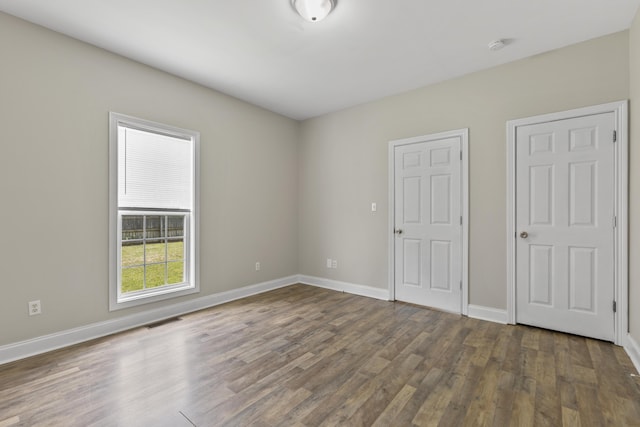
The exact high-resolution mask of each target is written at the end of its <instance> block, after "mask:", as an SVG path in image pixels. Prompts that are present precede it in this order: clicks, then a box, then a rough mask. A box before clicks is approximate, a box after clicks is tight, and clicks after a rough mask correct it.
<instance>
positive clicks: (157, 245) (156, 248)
mask: <svg viewBox="0 0 640 427" xmlns="http://www.w3.org/2000/svg"><path fill="white" fill-rule="evenodd" d="M166 249H167V247H166V245H165V243H164V241H160V242H158V241H154V240H151V241H147V244H146V249H145V260H146V263H147V264H152V263H157V262H165V261H166V259H167V258H166Z"/></svg>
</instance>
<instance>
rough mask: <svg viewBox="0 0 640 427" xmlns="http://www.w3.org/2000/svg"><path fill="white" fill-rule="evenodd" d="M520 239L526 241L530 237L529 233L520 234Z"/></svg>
mask: <svg viewBox="0 0 640 427" xmlns="http://www.w3.org/2000/svg"><path fill="white" fill-rule="evenodd" d="M520 237H521V238H523V239H526V238H527V237H529V233H527V232H526V231H523V232H521V233H520Z"/></svg>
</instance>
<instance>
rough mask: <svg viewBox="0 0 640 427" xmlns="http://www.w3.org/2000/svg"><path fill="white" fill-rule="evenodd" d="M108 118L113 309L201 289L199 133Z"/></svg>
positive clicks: (133, 119)
mask: <svg viewBox="0 0 640 427" xmlns="http://www.w3.org/2000/svg"><path fill="white" fill-rule="evenodd" d="M109 121H110V128H109V139H110V142H109V145H110V147H109V149H110V177H109V180H110V209H111V210H110V248H109V249H110V264H111V269H110V292H109V294H110V304H109V307H110V309H111V310H114V309H119V308H125V307H130V306H133V305H139V304H143V303H147V302H152V301H158V300H161V299H166V298H171V297H175V296H181V295H186V294H189V293H194V292H198V290H199V284H198V270H197V266H198V263H197V257H198V251H197V247H198V246H197V224H198V212H197V205H198V203H197V202H198V192H197V188H198V168H197V158H198V142H199V134H198V133H197V132H194V131H189V130H184V129H178V128H175V127H172V126H167V125H163V124H159V123H154V122H149V121H147V120H141V119H137V118H134V117H129V116H124V115H122V114H117V113H111V114H110V116H109Z"/></svg>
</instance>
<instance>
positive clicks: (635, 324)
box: [629, 12, 640, 342]
mask: <svg viewBox="0 0 640 427" xmlns="http://www.w3.org/2000/svg"><path fill="white" fill-rule="evenodd" d="M629 77H630V86H631V87H630V96H629V98H630V99H631V100H630V107H629V113H630V114H629V115H630V127H631V139H630V140H629V151H630V156H629V157H630V158H629V181H630V182H629V193H630V195H629V329H630V332H631V336H632V337H633V338H634V339H635V341H636V342H640V263H639V262H638V261H639V260H640V169H639V168H638V166H639V165H640V12H639V13H638V14H637V15H636V17H635V19H634V21H633V24H632V26H631V30H630V31H629Z"/></svg>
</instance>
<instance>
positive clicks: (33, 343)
mask: <svg viewBox="0 0 640 427" xmlns="http://www.w3.org/2000/svg"><path fill="white" fill-rule="evenodd" d="M295 283H298V276H297V275H294V276H289V277H284V278H282V279H276V280H270V281H268V282H263V283H258V284H255V285H250V286H245V287H243V288H239V289H233V290H230V291H226V292H220V293H217V294H212V295H207V296H204V297H201V298H196V299H192V300H189V301H185V302H181V303H177V304H172V305H168V306H165V307H161V308H156V309H151V310H147V311H144V312H141V313H136V314H132V315H129V316H124V317H119V318H117V319H114V320H107V321H104V322H97V323H92V324H90V325H86V326H81V327H78V328H74V329H68V330H66V331H62V332H56V333H54V334H50V335H45V336H42V337H37V338H33V339H30V340H26V341H21V342H17V343H12V344H8V345H4V346H1V347H0V365H2V364H4V363H8V362H12V361H14V360H18V359H24V358H25V357H29V356H34V355H36V354H41V353H46V352H48V351H51V350H57V349H59V348H62V347H67V346H70V345H74V344H78V343H81V342H85V341H89V340H92V339H95V338H100V337H104V336H106V335H111V334H114V333H116V332H121V331H125V330H127V329H132V328H136V327H139V326H143V325H147V324H149V323H153V322H158V321H160V320H164V319H169V318H172V317H175V316H180V315H183V314H186V313H191V312H194V311H198V310H202V309H205V308H209V307H213V306H216V305H220V304H224V303H226V302H230V301H235V300H237V299H240V298H245V297H248V296H251V295H256V294H260V293H263V292H267V291H271V290H274V289H278V288H283V287H285V286H289V285H293V284H295Z"/></svg>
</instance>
